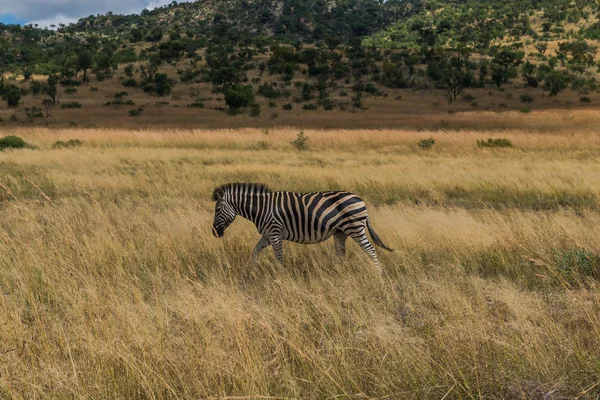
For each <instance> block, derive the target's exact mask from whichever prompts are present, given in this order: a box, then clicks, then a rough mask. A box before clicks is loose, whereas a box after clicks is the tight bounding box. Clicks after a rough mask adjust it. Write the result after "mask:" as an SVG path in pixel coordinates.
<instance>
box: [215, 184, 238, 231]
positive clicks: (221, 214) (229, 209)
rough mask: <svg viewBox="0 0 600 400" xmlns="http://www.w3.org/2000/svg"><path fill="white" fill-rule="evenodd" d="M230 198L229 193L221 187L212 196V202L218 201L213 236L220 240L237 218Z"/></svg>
mask: <svg viewBox="0 0 600 400" xmlns="http://www.w3.org/2000/svg"><path fill="white" fill-rule="evenodd" d="M228 198H229V196H228V195H227V191H226V190H225V189H224V188H223V187H221V186H220V187H218V188H216V189H215V191H214V192H213V195H212V201H216V204H215V219H214V221H213V235H215V236H216V237H218V238H220V237H222V236H223V234H224V233H225V229H227V227H228V226H229V225H231V223H232V222H233V220H234V219H235V216H236V212H235V210H234V208H233V206H232V205H231V204H230V203H229V201H228V200H229V199H228Z"/></svg>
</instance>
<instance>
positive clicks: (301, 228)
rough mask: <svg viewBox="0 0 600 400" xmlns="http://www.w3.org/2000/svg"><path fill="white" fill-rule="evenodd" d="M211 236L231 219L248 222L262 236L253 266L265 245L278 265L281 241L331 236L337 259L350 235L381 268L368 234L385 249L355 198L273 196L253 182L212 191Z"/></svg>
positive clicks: (330, 194) (220, 232) (341, 194)
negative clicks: (273, 254)
mask: <svg viewBox="0 0 600 400" xmlns="http://www.w3.org/2000/svg"><path fill="white" fill-rule="evenodd" d="M212 200H213V201H215V202H216V204H215V218H214V223H213V233H214V235H215V236H217V237H221V236H223V234H224V232H225V229H226V228H227V227H228V226H229V225H230V224H231V223H232V222H233V220H234V219H235V217H236V216H238V215H239V216H242V217H244V218H246V219H248V220H250V221H252V222H253V223H254V224H255V225H256V228H257V229H258V232H259V233H260V234H261V235H262V237H261V239H260V241H259V242H258V244H257V245H256V247H255V248H254V253H253V258H254V262H258V254H259V253H260V252H261V251H262V250H263V249H264V248H266V247H267V246H269V245H270V246H272V247H273V250H274V252H275V256H276V257H277V259H278V260H279V262H281V263H283V250H282V241H283V240H288V241H291V242H295V243H320V242H323V241H325V240H327V239H329V238H330V237H332V236H333V237H334V239H335V247H336V251H337V253H338V255H339V256H340V257H343V256H345V254H346V245H345V243H346V239H347V238H348V236H349V237H351V238H352V239H354V240H355V241H356V242H357V243H358V244H359V245H360V247H361V248H362V249H363V250H364V251H365V252H366V253H367V254H368V255H369V256H370V257H371V259H372V260H373V261H374V262H375V265H376V266H377V268H378V269H379V270H381V268H380V265H379V261H378V259H377V254H376V252H375V248H374V247H373V245H372V244H371V242H370V241H369V239H368V238H367V235H366V231H367V230H368V231H369V233H370V235H371V237H372V239H373V241H374V242H375V244H377V245H378V246H380V247H382V248H384V249H386V250H389V251H392V250H391V249H390V248H388V247H387V246H385V245H384V244H383V242H382V241H381V239H379V236H377V234H376V233H375V231H374V230H373V227H372V226H371V223H370V222H369V216H368V214H367V207H366V205H365V203H364V202H363V201H362V200H361V199H360V197H358V196H357V195H355V194H353V193H350V192H345V191H328V192H315V193H295V192H273V191H271V190H270V189H269V188H268V187H266V186H265V185H262V184H257V183H230V184H226V185H222V186H219V187H217V188H216V189H215V190H214V192H213V195H212Z"/></svg>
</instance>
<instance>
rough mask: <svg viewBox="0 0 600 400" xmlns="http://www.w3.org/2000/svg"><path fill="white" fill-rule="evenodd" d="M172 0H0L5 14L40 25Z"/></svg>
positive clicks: (130, 11) (133, 11) (136, 10)
mask: <svg viewBox="0 0 600 400" xmlns="http://www.w3.org/2000/svg"><path fill="white" fill-rule="evenodd" d="M171 2H172V0H0V10H2V13H3V14H11V15H14V16H16V18H17V19H19V20H23V21H26V22H27V23H37V24H39V25H41V26H49V25H51V24H59V23H70V22H76V21H77V20H78V19H79V18H82V17H88V16H90V15H96V14H106V13H107V12H109V11H112V12H113V13H115V14H139V13H140V12H141V11H142V10H143V9H145V8H148V9H153V8H156V7H160V6H164V5H167V4H170V3H171Z"/></svg>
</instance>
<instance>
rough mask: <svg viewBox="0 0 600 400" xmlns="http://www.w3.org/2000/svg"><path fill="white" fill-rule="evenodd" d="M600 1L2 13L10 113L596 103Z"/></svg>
mask: <svg viewBox="0 0 600 400" xmlns="http://www.w3.org/2000/svg"><path fill="white" fill-rule="evenodd" d="M598 10H599V5H598V1H574V2H573V1H564V0H545V1H534V0H511V1H508V2H502V3H498V2H492V1H474V0H467V1H418V0H411V1H400V0H392V1H387V2H379V1H375V0H340V1H325V0H315V1H300V0H285V1H271V0H252V1H250V0H232V1H228V2H217V1H210V0H206V1H198V2H192V3H180V4H178V3H176V2H173V3H171V4H170V5H168V6H165V7H162V8H159V9H156V10H153V11H148V10H146V11H144V12H142V13H141V14H139V15H114V14H113V13H107V14H106V15H97V16H89V17H86V18H82V19H81V20H79V21H78V22H77V23H76V24H72V25H69V26H62V25H61V26H59V27H56V29H55V30H51V29H39V28H38V27H33V26H25V27H20V26H15V25H0V71H2V72H3V73H5V75H4V76H5V77H6V79H3V80H2V83H1V84H0V95H1V96H2V99H3V100H4V101H3V102H2V103H3V105H2V108H0V118H2V121H3V122H2V123H7V124H12V123H25V124H32V123H33V124H42V123H43V124H48V125H55V124H61V125H65V124H81V123H83V124H86V125H89V124H93V125H105V124H109V123H112V122H114V117H115V116H123V117H124V119H125V120H127V121H126V122H124V124H125V125H127V126H137V125H139V124H145V123H151V122H150V121H149V120H148V119H147V118H146V117H145V115H148V114H150V113H152V114H153V115H155V117H156V118H159V120H161V121H167V120H169V118H170V117H172V116H173V115H177V116H178V118H177V119H176V120H174V121H170V122H169V123H173V124H175V125H177V126H187V125H190V124H192V125H194V126H197V124H201V125H202V126H205V127H211V126H212V123H213V122H207V121H214V122H215V123H219V124H223V123H225V124H228V125H231V126H255V125H256V126H269V125H280V124H288V125H302V126H306V125H310V126H315V127H319V126H322V121H328V122H327V124H328V125H327V126H330V127H352V126H355V124H356V123H363V124H364V123H365V121H370V122H369V125H368V126H364V125H363V126H364V127H376V126H377V123H378V121H383V122H382V123H383V124H384V126H389V127H392V126H399V125H402V126H406V124H408V125H412V126H415V127H418V124H419V121H422V120H423V118H421V117H420V116H422V115H423V114H424V113H426V114H428V115H432V116H433V117H431V118H433V119H434V120H435V123H430V124H429V125H428V127H430V128H431V127H433V126H434V125H435V124H438V123H439V122H440V117H439V116H435V114H439V113H440V112H442V113H446V112H448V113H450V115H454V114H456V113H467V112H469V113H472V112H478V111H482V110H483V111H506V110H513V111H522V112H525V113H528V112H530V111H535V110H536V109H555V108H579V107H586V108H588V107H594V102H595V96H594V95H595V93H596V92H597V90H598V53H597V49H598V47H597V43H598V42H597V40H598V39H599V38H600V22H599V21H598ZM408 98H410V99H411V100H410V101H409V102H407V101H403V99H408ZM445 103H447V104H448V106H444V104H445ZM174 108H178V110H173V109H174ZM266 109H269V112H265V110H266ZM224 112H227V113H228V114H230V115H239V114H244V116H243V117H239V116H238V117H237V119H234V118H225V116H224V115H223V113H224ZM349 114H352V115H349ZM365 114H368V115H369V117H365ZM129 116H131V117H132V118H133V119H131V120H128V118H129ZM415 116H418V117H415ZM134 117H137V118H134ZM163 117H164V118H163ZM279 117H282V118H279ZM428 118H429V117H427V118H425V120H427V119H428ZM452 118H455V117H452ZM452 118H450V119H452ZM443 119H444V120H446V119H448V118H443ZM462 119H463V120H464V119H472V116H469V117H468V118H467V117H465V118H462ZM143 121H146V122H143ZM217 121H218V122H217ZM223 121H225V122H223ZM329 121H330V122H329ZM410 121H413V122H410ZM313 122H316V125H313ZM451 125H452V124H451ZM219 126H222V125H219ZM441 126H447V124H441ZM454 127H456V128H461V127H464V125H461V124H457V125H456V126H454Z"/></svg>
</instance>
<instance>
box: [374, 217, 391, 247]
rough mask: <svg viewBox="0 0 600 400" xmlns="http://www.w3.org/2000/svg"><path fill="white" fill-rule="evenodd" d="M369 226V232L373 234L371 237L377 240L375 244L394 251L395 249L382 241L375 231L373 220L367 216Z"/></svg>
mask: <svg viewBox="0 0 600 400" xmlns="http://www.w3.org/2000/svg"><path fill="white" fill-rule="evenodd" d="M367 228H368V229H369V234H370V235H371V237H372V238H373V241H374V242H375V244H376V245H377V246H379V247H381V248H382V249H385V250H387V251H394V249H391V248H389V247H387V246H386V245H385V244H383V242H382V241H381V239H380V238H379V236H378V235H377V233H376V232H375V229H373V226H372V225H371V221H369V219H368V218H367Z"/></svg>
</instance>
